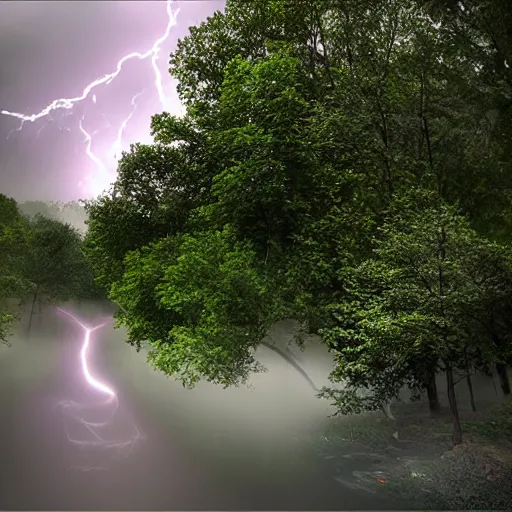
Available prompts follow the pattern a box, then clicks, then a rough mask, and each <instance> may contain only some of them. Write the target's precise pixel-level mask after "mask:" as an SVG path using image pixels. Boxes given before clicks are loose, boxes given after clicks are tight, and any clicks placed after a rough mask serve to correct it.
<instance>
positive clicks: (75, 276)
mask: <svg viewBox="0 0 512 512" xmlns="http://www.w3.org/2000/svg"><path fill="white" fill-rule="evenodd" d="M26 251H27V252H26V255H25V258H24V268H23V275H24V277H25V279H27V281H29V282H30V283H32V285H33V287H34V292H33V297H32V306H31V311H30V320H29V330H30V326H31V323H32V316H33V313H34V307H35V305H36V303H37V301H40V302H41V303H45V302H46V303H55V302H57V301H66V300H69V299H71V298H76V297H77V296H80V295H81V292H82V291H83V287H84V280H85V279H86V276H87V275H88V273H87V272H88V271H87V266H86V263H85V259H84V256H83V253H82V248H81V237H80V234H79V233H78V232H77V231H76V230H75V229H73V228H72V227H71V226H70V225H68V224H63V223H61V222H59V221H57V220H53V219H49V218H47V217H43V216H41V215H36V216H35V218H34V220H33V221H32V222H31V223H30V233H29V240H28V247H27V249H26Z"/></svg>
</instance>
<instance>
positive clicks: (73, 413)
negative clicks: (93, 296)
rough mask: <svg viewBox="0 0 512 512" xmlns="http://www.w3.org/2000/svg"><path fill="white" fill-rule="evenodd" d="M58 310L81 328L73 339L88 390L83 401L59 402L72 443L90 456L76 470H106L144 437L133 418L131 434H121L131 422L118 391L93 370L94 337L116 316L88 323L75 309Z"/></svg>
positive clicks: (57, 309) (77, 361)
mask: <svg viewBox="0 0 512 512" xmlns="http://www.w3.org/2000/svg"><path fill="white" fill-rule="evenodd" d="M56 311H57V312H58V313H60V314H61V315H64V316H65V317H67V318H68V319H69V320H70V321H71V322H72V323H73V325H75V326H76V327H77V328H78V330H79V333H78V335H77V336H76V338H73V339H74V340H76V343H77V348H78V347H79V348H80V351H79V352H78V351H77V358H76V361H74V364H76V367H77V369H78V370H79V371H80V373H81V375H82V377H83V381H82V382H83V385H84V387H85V389H84V391H85V393H86V396H82V397H81V398H80V399H79V400H71V399H66V400H61V401H59V402H58V404H57V407H58V409H59V410H60V411H61V412H62V413H63V415H64V418H65V420H66V421H65V423H64V428H65V431H66V437H67V438H68V441H69V443H71V444H72V445H74V446H75V447H76V448H78V449H80V450H81V451H82V452H85V455H86V456H87V458H88V459H89V460H87V461H84V462H85V464H80V465H75V466H73V467H72V469H75V470H81V471H92V470H94V471H99V470H105V471H106V470H107V469H108V463H109V462H111V461H113V460H118V459H125V458H126V457H128V456H129V455H130V454H131V453H132V451H133V449H134V448H135V445H136V444H137V442H138V441H140V440H141V439H143V436H142V435H141V433H140V431H139V429H138V428H137V427H136V426H135V424H134V423H133V421H129V423H130V433H129V434H128V433H124V435H120V434H121V431H122V430H124V429H123V428H122V427H124V426H125V425H126V423H128V422H127V420H126V418H122V416H121V415H120V414H119V412H120V404H119V400H118V398H117V393H116V392H115V390H114V389H112V388H111V387H110V386H108V385H107V384H105V383H104V382H102V381H101V380H99V379H98V378H97V377H95V376H94V375H93V373H94V372H92V373H91V368H90V365H89V357H90V353H91V345H92V344H93V343H94V337H95V335H97V333H98V331H99V330H100V329H103V328H104V327H105V326H106V325H107V324H109V323H111V320H112V319H111V318H110V317H109V318H108V320H106V321H103V322H101V323H94V324H91V325H86V324H85V323H84V322H83V320H81V319H80V318H78V317H77V316H76V315H75V314H74V313H73V312H72V311H68V310H67V309H63V308H56ZM78 355H79V357H78ZM72 364H73V362H72ZM120 418H121V421H120ZM123 420H124V421H123ZM120 427H121V428H120ZM91 454H94V455H95V457H94V460H93V461H91V460H90V459H91ZM98 455H99V456H100V458H98ZM100 461H101V462H100Z"/></svg>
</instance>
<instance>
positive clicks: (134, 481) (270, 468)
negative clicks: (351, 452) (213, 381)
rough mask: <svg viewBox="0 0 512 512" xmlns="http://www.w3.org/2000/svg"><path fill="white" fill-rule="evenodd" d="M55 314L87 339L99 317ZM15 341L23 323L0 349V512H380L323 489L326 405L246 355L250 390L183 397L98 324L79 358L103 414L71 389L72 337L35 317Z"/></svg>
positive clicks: (49, 319) (76, 368)
mask: <svg viewBox="0 0 512 512" xmlns="http://www.w3.org/2000/svg"><path fill="white" fill-rule="evenodd" d="M68 309H69V310H70V311H73V312H74V313H75V314H76V315H78V317H79V318H80V319H82V320H83V322H85V323H86V324H87V325H91V326H92V325H95V324H97V323H98V318H100V317H102V318H105V315H107V314H109V313H110V312H109V311H106V310H105V306H104V305H102V304H99V303H89V304H83V305H81V306H74V307H69V308H68ZM26 328H27V319H26V318H23V319H22V321H21V323H20V324H19V326H18V328H17V332H16V334H15V335H14V336H13V338H12V346H11V347H6V346H0V509H1V510H64V509H65V510H121V509H123V510H178V509H179V510H249V509H252V510H279V509H281V510H283V509H288V510H290V509H296V510H321V509H323V510H340V509H372V508H373V509H375V508H381V509H382V508H385V507H386V505H385V504H383V503H382V502H380V501H379V500H377V501H376V497H375V496H373V495H371V494H367V493H364V492H362V491H355V490H351V489H348V488H346V487H343V486H341V485H340V484H339V483H338V482H337V481H336V480H335V479H334V478H333V475H332V473H331V468H330V467H329V465H328V463H327V461H326V460H325V459H324V458H323V457H322V456H320V455H319V453H318V451H317V450H316V449H315V442H316V440H317V439H318V438H319V437H320V436H321V435H322V430H323V428H324V426H325V422H326V421H327V416H328V414H329V413H330V412H331V411H330V409H329V406H328V404H327V403H325V402H323V401H320V400H319V399H317V398H316V397H315V396H314V392H313V391H312V389H311V387H310V386H309V385H308V383H307V382H306V381H305V380H304V379H303V378H302V377H301V376H300V375H299V374H298V372H297V371H296V370H295V369H294V368H292V367H291V366H290V365H288V364H287V363H286V362H285V361H283V360H281V359H280V358H279V356H278V355H276V354H275V353H273V352H271V351H270V350H268V349H265V348H262V349H260V350H259V352H258V359H259V360H260V361H261V362H262V363H263V364H265V366H266V367H267V369H268V371H267V372H266V373H262V374H258V375H255V376H254V377H253V378H252V379H251V382H250V387H240V388H234V389H227V390H224V389H221V388H219V387H216V386H213V385H210V384H207V383H200V384H199V385H198V386H197V387H196V388H195V389H193V390H186V389H183V387H182V386H181V385H180V384H179V383H177V382H175V381H173V380H171V379H168V378H166V377H165V376H163V375H162V374H159V373H157V372H156V371H154V370H153V369H152V368H151V367H150V366H149V365H148V364H147V362H146V360H145V355H144V353H143V352H140V353H137V352H136V351H135V349H134V348H132V347H131V346H130V345H128V344H126V343H125V342H124V338H125V333H124V332H123V330H121V329H113V326H112V323H111V322H107V324H106V325H105V326H104V327H103V328H101V329H98V330H97V331H95V332H94V333H93V334H92V335H91V344H90V347H89V351H88V354H87V356H88V364H89V367H88V368H89V371H90V373H91V377H92V378H96V379H97V380H98V381H101V382H102V383H103V384H105V385H107V386H109V388H110V389H113V390H115V393H116V397H117V400H116V405H117V406H116V408H113V406H112V404H105V403H103V402H104V399H105V397H104V396H103V397H100V395H101V393H98V392H97V391H94V390H92V389H91V386H90V384H88V383H87V382H86V380H85V378H84V374H83V371H84V369H83V367H82V366H81V362H80V350H81V348H82V342H83V338H84V331H83V329H81V328H80V326H78V325H77V324H76V323H74V322H73V321H71V320H70V319H69V318H66V317H65V316H64V315H62V314H59V313H58V312H56V311H55V310H54V309H48V310H46V311H45V312H43V314H42V315H39V316H37V317H36V318H35V319H34V322H33V325H32V332H31V335H30V336H29V337H28V336H27V332H26V330H27V329H26ZM308 350H309V349H307V350H306V353H305V355H304V356H303V363H304V365H305V367H307V368H308V372H309V373H310V374H311V375H312V376H313V378H318V379H321V377H322V375H323V376H324V377H325V375H326V374H327V373H328V358H326V356H325V354H323V355H322V354H321V350H320V349H318V347H317V353H315V351H314V350H311V353H312V354H313V355H311V356H308ZM314 354H316V355H314ZM308 357H309V359H308ZM315 361H316V363H315ZM320 384H322V382H320ZM102 400H103V402H102ZM98 422H100V423H102V422H103V423H104V424H105V425H106V427H105V428H104V429H103V430H101V429H100V427H91V425H92V424H93V423H98ZM107 424H108V425H107ZM100 430H101V432H100ZM348 463H350V461H347V464H348Z"/></svg>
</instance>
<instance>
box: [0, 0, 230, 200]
mask: <svg viewBox="0 0 512 512" xmlns="http://www.w3.org/2000/svg"><path fill="white" fill-rule="evenodd" d="M172 8H173V10H175V9H179V13H178V16H177V24H176V25H175V26H174V27H173V28H172V29H171V33H170V36H169V38H168V39H167V40H166V41H165V43H164V44H163V45H162V51H161V57H160V60H159V69H160V70H161V71H162V75H163V84H164V92H165V96H166V98H167V103H166V107H167V110H171V111H174V112H179V110H180V106H179V101H178V99H177V96H176V92H175V83H173V81H172V80H171V79H170V77H169V75H168V72H167V68H168V57H169V53H170V52H171V51H173V50H174V49H175V47H176V42H177V40H178V39H180V38H183V37H184V36H185V35H186V34H187V33H188V28H189V27H190V26H191V25H197V24H199V23H200V22H201V21H203V20H205V19H206V17H207V16H211V15H212V14H213V13H214V12H215V11H216V10H222V9H223V8H224V0H197V1H194V0H182V1H174V2H172ZM167 20H168V18H167V12H166V3H165V1H163V0H162V1H155V2H152V1H148V0H144V1H140V2H137V1H113V2H108V1H105V0H96V1H84V2H81V1H76V0H75V1H67V2H66V1H54V2H46V1H41V0H39V1H35V2H21V1H18V2H15V1H12V2H9V1H5V0H4V1H0V111H3V110H6V111H9V112H18V113H22V114H25V115H30V114H33V113H37V112H40V111H41V110H43V109H44V108H45V107H46V106H47V105H48V104H50V103H51V102H52V101H53V100H55V99H58V98H73V97H76V96H80V95H81V94H82V92H83V90H84V88H85V87H86V86H87V85H88V84H89V83H90V82H92V81H94V80H95V79H97V78H99V77H101V76H102V75H104V74H106V73H112V72H114V71H115V69H116V65H117V62H118V60H119V59H120V58H121V57H123V55H125V54H127V53H130V52H136V51H140V52H146V51H147V50H148V49H150V48H151V47H152V45H153V43H154V41H155V40H156V39H158V38H159V37H161V36H162V35H163V34H164V33H165V29H166V26H167ZM154 83H155V75H154V72H153V68H152V66H151V60H150V59H146V60H144V61H139V60H135V59H134V60H131V61H128V62H126V64H125V65H124V66H123V69H122V71H121V73H120V74H119V75H118V76H117V77H116V78H115V79H114V80H113V81H112V82H111V83H110V84H108V85H101V86H99V87H98V88H96V89H94V91H93V92H94V94H95V97H93V92H91V94H90V95H89V96H88V98H87V99H86V100H84V101H82V102H79V103H77V104H76V105H75V107H74V108H73V109H71V110H62V109H61V110H57V111H55V112H53V113H52V115H51V116H46V117H43V118H41V119H39V120H37V121H35V122H34V123H30V122H28V123H25V125H24V126H23V129H22V130H21V131H12V130H16V129H17V128H19V125H20V122H19V120H17V119H15V118H13V117H10V116H7V115H0V192H1V193H3V194H6V195H9V196H13V197H15V198H16V199H18V200H20V201H24V200H34V199H39V200H43V201H47V200H61V201H68V200H72V199H77V198H81V197H87V196H90V195H91V191H93V190H95V188H94V186H93V185H94V182H95V180H96V181H97V180H98V179H99V177H100V174H101V173H100V171H99V170H98V168H97V165H96V164H95V163H94V162H93V161H92V160H91V158H90V156H88V155H87V143H86V142H85V140H86V137H85V135H84V134H83V133H82V132H81V130H80V122H81V121H82V127H83V128H84V129H85V130H86V132H87V133H89V134H90V135H92V136H93V137H92V144H91V150H92V152H93V153H94V154H95V155H96V156H98V157H99V158H100V159H101V160H102V163H103V164H104V165H105V166H106V167H107V168H108V169H111V170H113V169H114V168H115V165H114V164H113V162H114V160H113V158H112V157H110V158H109V154H111V147H112V145H113V144H114V142H115V140H116V138H117V133H118V129H119V127H120V126H121V124H122V122H123V120H124V119H125V118H126V117H127V116H128V115H129V114H130V113H131V112H132V108H133V107H132V98H133V96H134V95H137V94H138V93H142V94H140V96H138V97H137V98H136V101H135V103H134V104H135V111H134V113H133V115H132V117H131V118H130V120H129V122H128V123H127V124H126V129H125V132H124V137H123V147H125V148H127V147H128V146H129V143H131V142H136V141H139V140H141V141H143V142H144V141H147V140H148V139H147V135H148V131H149V121H150V116H151V114H154V113H157V112H159V111H161V110H162V109H163V107H162V106H161V103H160V101H159V96H158V92H157V89H156V87H155V85H154ZM94 100H95V101H94ZM101 179H103V180H104V178H101Z"/></svg>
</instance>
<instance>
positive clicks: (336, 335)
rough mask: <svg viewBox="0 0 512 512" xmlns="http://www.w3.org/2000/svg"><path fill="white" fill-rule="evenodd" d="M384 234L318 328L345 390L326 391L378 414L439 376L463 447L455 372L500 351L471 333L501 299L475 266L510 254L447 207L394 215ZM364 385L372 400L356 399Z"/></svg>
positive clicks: (343, 405)
mask: <svg viewBox="0 0 512 512" xmlns="http://www.w3.org/2000/svg"><path fill="white" fill-rule="evenodd" d="M380 232H381V237H380V238H379V239H378V240H377V241H376V244H377V248H376V249H375V257H374V259H370V260H367V261H365V262H364V263H362V264H361V265H360V266H358V267H357V268H355V269H354V270H353V271H351V272H350V273H349V276H348V278H347V283H349V284H348V286H347V296H346V297H344V300H343V302H342V303H339V304H335V305H333V306H332V308H331V309H332V311H333V314H334V317H335V319H336V326H334V327H333V328H328V329H325V330H324V331H323V336H324V338H325V340H326V342H327V344H328V346H329V348H330V350H331V351H332V352H333V353H334V355H335V358H336V363H337V366H336V369H335V370H334V372H333V374H332V377H331V378H332V379H333V380H334V381H335V382H343V381H346V382H347V384H348V387H347V389H346V390H344V391H338V392H334V391H332V390H327V391H325V392H324V394H325V395H326V396H331V397H335V398H336V399H337V403H338V406H339V407H340V410H342V411H348V410H354V408H355V410H361V409H374V408H376V407H377V406H378V405H379V404H380V403H381V401H385V400H390V399H393V398H396V397H397V396H398V393H399V391H400V390H401V389H402V388H403V387H404V386H407V387H409V388H411V389H413V390H417V389H421V388H422V387H425V385H426V380H425V378H426V377H428V376H429V375H432V374H434V375H435V373H437V371H438V370H439V369H443V370H444V371H445V372H446V378H447V389H448V398H449V402H450V409H451V412H452V415H453V419H454V432H453V442H454V444H459V443H460V442H461V440H462V432H461V427H460V421H459V414H458V407H457V400H456V397H455V389H454V386H455V382H454V371H455V370H456V369H458V368H460V369H463V370H467V364H468V359H469V360H470V362H471V365H472V366H475V367H477V368H482V367H485V366H487V365H488V364H489V363H490V362H492V361H493V360H494V358H495V357H496V355H497V354H498V353H499V351H498V347H493V346H492V345H490V344H488V343H485V340H482V339H475V337H474V334H473V333H472V332H470V329H468V328H467V326H468V322H469V323H472V322H473V321H474V320H473V318H472V314H471V312H472V311H473V310H474V309H473V308H475V307H477V306H480V307H481V305H482V299H483V298H484V297H489V296H497V295H498V292H499V288H497V287H496V283H493V282H492V281H489V280H488V278H489V274H488V273H486V272H485V267H484V268H483V267H482V266H481V264H480V263H481V259H482V258H489V257H490V256H492V255H494V259H495V260H496V258H499V259H501V261H506V253H505V251H504V249H503V248H500V247H499V246H497V245H494V244H491V243H489V242H486V241H485V240H483V239H481V238H479V237H478V235H477V234H476V233H475V232H474V231H473V230H472V229H471V228H470V227H469V225H468V223H467V221H466V220H465V219H464V218H463V217H461V216H460V215H458V214H457V212H456V210H454V209H453V208H451V207H448V206H446V205H439V206H436V205H434V206H430V207H428V208H426V209H420V210H419V211H418V210H413V211H412V212H411V211H410V210H409V211H408V212H407V211H404V212H402V213H401V214H398V213H397V214H396V215H395V216H394V217H393V218H392V219H391V220H390V221H389V222H388V223H386V224H385V225H384V226H383V227H382V228H381V229H380ZM477 261H478V263H477ZM508 265H509V266H508V269H507V272H510V269H512V267H510V263H508ZM361 387H363V388H366V389H367V390H368V391H369V395H367V396H363V397H361V396H358V394H357V389H358V388H361Z"/></svg>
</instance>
